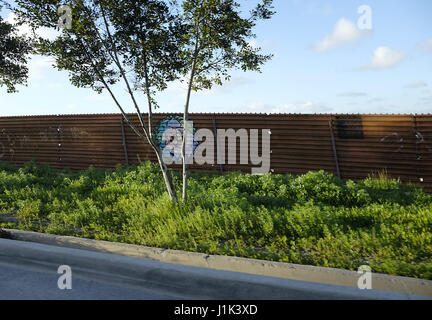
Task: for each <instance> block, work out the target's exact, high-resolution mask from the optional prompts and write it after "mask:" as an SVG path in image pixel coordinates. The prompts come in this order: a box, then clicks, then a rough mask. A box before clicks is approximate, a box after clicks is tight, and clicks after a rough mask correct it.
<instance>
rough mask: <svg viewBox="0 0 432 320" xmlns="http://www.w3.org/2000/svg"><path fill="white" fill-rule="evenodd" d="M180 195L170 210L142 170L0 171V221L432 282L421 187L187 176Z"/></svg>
mask: <svg viewBox="0 0 432 320" xmlns="http://www.w3.org/2000/svg"><path fill="white" fill-rule="evenodd" d="M180 182H181V177H180V175H178V174H177V173H175V174H174V183H175V185H177V186H180V185H181V183H180ZM189 188H190V189H189V195H190V201H189V202H188V203H187V204H186V205H183V206H179V207H176V206H173V205H172V204H171V202H170V200H169V198H168V196H167V195H166V193H165V189H164V184H163V181H162V178H161V174H160V172H159V169H158V167H157V166H155V165H153V164H151V163H149V162H146V163H143V164H141V165H140V166H138V167H136V166H135V167H134V166H129V167H122V166H118V167H117V169H116V170H115V171H108V170H106V171H104V170H96V169H94V168H92V167H90V168H89V169H88V170H86V171H82V172H80V173H72V172H70V171H67V170H63V171H56V170H52V169H50V168H49V166H47V165H37V164H35V163H34V162H29V163H27V164H26V165H25V166H24V167H23V168H19V169H18V168H15V167H13V166H11V165H9V164H7V163H4V162H0V212H2V213H4V214H10V215H13V216H15V217H17V218H19V221H20V222H19V223H18V224H11V223H10V222H9V223H8V225H7V226H8V227H15V228H20V229H24V230H35V231H40V232H47V233H55V234H65V235H74V236H80V237H88V238H94V239H103V240H108V241H118V242H126V243H134V244H140V245H146V246H153V247H160V248H171V249H181V250H187V251H195V252H203V253H208V254H224V255H235V256H242V257H250V258H257V259H266V260H273V261H282V262H292V263H300V264H308V265H316V266H325V267H335V268H343V269H350V270H357V269H358V267H359V266H360V265H364V264H366V265H369V266H370V267H371V268H372V271H373V272H380V273H387V274H394V275H402V276H410V277H417V278H424V279H432V232H431V231H432V197H431V195H429V194H428V193H426V192H425V191H424V190H423V189H422V188H421V187H418V186H415V185H406V184H402V183H401V182H400V181H398V180H395V179H390V178H388V177H387V176H386V175H381V176H370V177H369V178H367V179H364V180H362V181H359V182H354V181H351V180H347V181H343V180H340V179H338V178H337V177H335V176H333V175H331V174H329V173H326V172H324V171H318V172H309V173H307V174H304V175H299V176H293V175H289V174H287V175H270V174H268V175H261V176H253V175H248V174H241V173H238V172H231V173H227V174H225V175H223V176H219V175H217V174H203V173H195V174H192V176H191V178H190V182H189ZM178 191H179V192H180V190H178ZM35 222H40V223H37V224H35ZM5 225H6V224H5V223H4V226H5Z"/></svg>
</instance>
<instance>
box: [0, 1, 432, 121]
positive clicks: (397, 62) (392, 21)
mask: <svg viewBox="0 0 432 320" xmlns="http://www.w3.org/2000/svg"><path fill="white" fill-rule="evenodd" d="M362 5H368V6H369V7H370V8H371V17H372V29H371V30H363V29H360V28H359V26H358V20H359V18H360V17H361V14H359V13H358V8H359V7H360V6H362ZM275 9H276V11H277V14H276V15H275V16H274V17H273V19H271V20H270V21H266V22H262V23H260V24H259V25H258V27H257V28H256V33H257V38H256V39H254V42H253V44H254V45H256V46H259V47H261V48H262V49H263V51H264V52H266V53H273V54H274V55H275V57H274V58H273V60H272V61H270V62H268V63H267V64H266V65H265V66H264V67H263V68H262V73H252V72H247V73H244V72H239V71H234V72H232V73H231V74H232V80H231V81H230V82H228V83H226V84H225V85H223V86H222V87H219V86H218V87H215V88H214V89H212V90H211V91H205V92H199V93H194V94H193V96H192V100H191V106H190V112H263V113H432V19H431V12H432V1H430V0H410V1H408V0H406V1H398V0H379V1H376V0H375V1H372V0H362V1H354V0H275ZM2 16H3V17H4V18H8V17H9V18H11V17H10V16H9V13H8V12H5V11H4V12H2ZM43 32H45V33H47V34H49V33H50V32H49V31H47V30H45V31H43ZM50 64H51V63H50V62H49V60H48V59H47V58H44V57H33V59H32V60H31V62H30V79H29V83H28V86H27V87H22V86H21V87H19V93H14V94H8V93H6V90H5V89H4V88H0V116H6V115H34V114H65V113H111V112H113V113H117V112H118V109H117V107H116V106H115V104H114V102H113V101H112V100H111V98H110V97H109V96H108V94H107V93H103V94H101V95H98V94H97V93H96V92H94V91H92V90H91V89H84V88H81V89H78V88H75V87H74V86H72V85H71V84H70V83H69V80H68V74H67V72H59V71H57V70H55V69H53V68H52V67H51V66H50ZM116 92H117V95H118V96H119V97H120V100H121V101H122V102H123V105H124V106H125V109H127V110H128V111H131V112H132V111H133V107H132V105H131V103H130V101H129V97H128V96H127V94H126V93H125V92H124V89H123V88H122V87H121V86H119V87H118V88H116ZM185 97H186V90H185V88H184V85H182V84H180V83H173V84H172V85H170V87H169V88H168V90H166V91H165V92H163V93H161V94H159V95H158V97H157V99H158V101H159V104H160V106H161V108H160V109H159V110H158V111H160V112H181V111H182V109H183V105H184V101H185ZM140 101H141V103H142V105H143V111H144V110H145V107H144V106H145V103H144V97H140Z"/></svg>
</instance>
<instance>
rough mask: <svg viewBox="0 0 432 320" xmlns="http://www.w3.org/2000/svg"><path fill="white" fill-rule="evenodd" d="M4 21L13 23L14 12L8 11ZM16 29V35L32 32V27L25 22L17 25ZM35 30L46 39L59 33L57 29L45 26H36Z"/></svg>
mask: <svg viewBox="0 0 432 320" xmlns="http://www.w3.org/2000/svg"><path fill="white" fill-rule="evenodd" d="M5 21H7V22H9V23H10V24H15V23H16V22H17V18H16V14H15V13H14V12H11V13H9V15H8V17H7V18H6V20H5ZM17 31H18V32H17V33H18V35H20V36H22V35H28V36H30V35H31V34H32V28H31V27H30V25H28V24H26V23H25V24H22V25H20V26H17ZM35 32H36V34H37V35H38V36H40V37H42V38H44V39H47V40H54V39H55V38H56V37H58V36H59V35H60V32H59V31H58V30H55V29H50V28H45V27H41V28H37V29H36V30H35Z"/></svg>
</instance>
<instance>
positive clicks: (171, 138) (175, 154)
mask: <svg viewBox="0 0 432 320" xmlns="http://www.w3.org/2000/svg"><path fill="white" fill-rule="evenodd" d="M183 127H184V125H183V117H181V116H176V115H172V116H167V117H165V118H163V119H162V120H160V121H159V123H158V124H157V125H156V127H155V128H154V129H153V137H154V139H155V140H156V142H157V143H158V144H159V146H160V148H161V150H163V154H164V158H167V157H168V158H170V159H171V160H172V162H175V163H176V164H179V163H182V161H181V160H182V159H181V150H182V143H183ZM187 130H188V132H187V138H188V140H187V142H186V157H187V158H193V155H194V153H195V150H196V148H197V146H198V144H199V142H198V141H197V140H196V139H195V132H196V130H195V128H194V127H193V125H192V122H191V124H190V125H189V126H188V128H187ZM168 162H171V161H168Z"/></svg>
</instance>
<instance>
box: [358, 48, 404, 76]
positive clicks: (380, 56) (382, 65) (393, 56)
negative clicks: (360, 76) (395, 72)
mask: <svg viewBox="0 0 432 320" xmlns="http://www.w3.org/2000/svg"><path fill="white" fill-rule="evenodd" d="M406 58H407V54H406V53H404V52H401V51H398V50H394V49H391V48H389V47H385V46H382V47H379V48H377V49H376V50H375V51H374V54H373V57H372V61H371V62H370V63H369V64H368V65H367V66H364V67H361V68H359V69H357V70H358V71H366V70H381V69H388V68H392V67H395V66H397V65H398V64H400V63H401V62H402V61H403V60H405V59H406Z"/></svg>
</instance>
